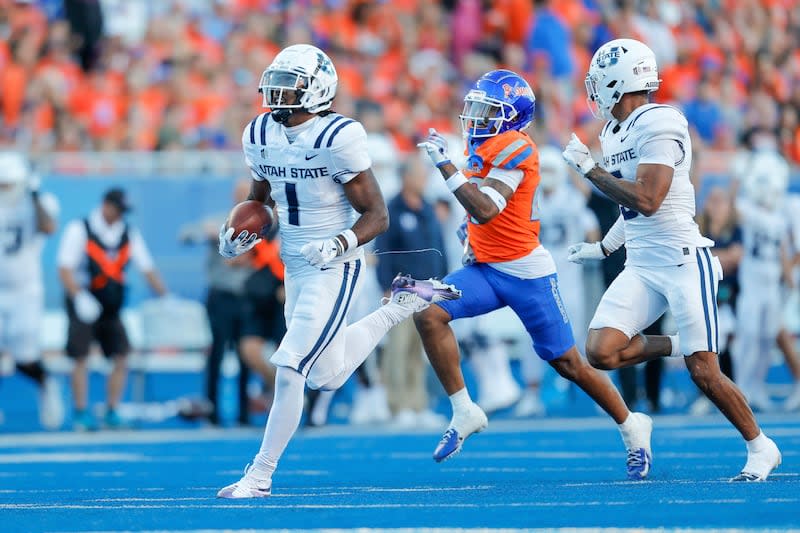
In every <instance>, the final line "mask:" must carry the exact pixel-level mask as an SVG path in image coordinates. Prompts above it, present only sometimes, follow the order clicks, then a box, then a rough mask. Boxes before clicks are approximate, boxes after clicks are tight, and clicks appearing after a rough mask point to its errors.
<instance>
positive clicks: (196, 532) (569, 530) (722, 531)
mask: <svg viewBox="0 0 800 533" xmlns="http://www.w3.org/2000/svg"><path fill="white" fill-rule="evenodd" d="M180 531H181V533H230V532H231V531H236V532H238V533H276V532H281V533H283V532H285V531H287V530H285V529H182V530H180ZM292 531H294V532H297V533H304V532H312V531H313V532H315V533H352V532H353V529H293V530H292ZM359 531H365V530H364V529H360V530H359ZM463 531H469V532H470V533H483V532H491V533H511V532H517V531H526V532H530V533H596V532H599V533H650V532H653V533H656V532H657V533H669V532H676V533H711V532H714V533H745V532H752V531H759V532H763V533H797V532H800V529H785V528H782V529H764V528H752V529H743V528H707V529H701V528H663V527H659V528H648V527H636V528H624V527H592V528H588V527H549V528H525V529H515V528H497V529H495V528H492V529H489V528H479V527H478V528H434V527H425V528H416V527H415V528H372V527H371V528H369V532H370V533H460V532H463ZM56 533H58V532H56ZM82 533H133V532H132V531H106V530H104V531H84V532H82ZM136 533H164V530H153V531H147V530H144V531H140V530H137V531H136Z"/></svg>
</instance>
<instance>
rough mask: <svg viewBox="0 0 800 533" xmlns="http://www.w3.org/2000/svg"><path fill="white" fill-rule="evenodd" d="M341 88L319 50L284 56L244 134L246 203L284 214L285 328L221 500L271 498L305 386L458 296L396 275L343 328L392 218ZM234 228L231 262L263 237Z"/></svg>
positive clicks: (339, 373)
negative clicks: (256, 426)
mask: <svg viewBox="0 0 800 533" xmlns="http://www.w3.org/2000/svg"><path fill="white" fill-rule="evenodd" d="M337 82H338V78H337V75H336V69H335V68H334V66H333V63H332V62H331V60H330V59H329V58H328V56H327V55H325V53H324V52H322V51H321V50H319V49H318V48H315V47H314V46H311V45H307V44H299V45H293V46H290V47H288V48H285V49H284V50H282V51H281V52H280V53H279V54H278V55H277V56H276V57H275V60H274V61H273V62H272V64H271V65H270V66H269V67H268V68H267V70H266V71H264V74H263V76H262V78H261V82H260V84H259V91H260V92H261V93H262V94H263V104H264V107H267V108H269V109H270V111H269V112H266V113H262V114H261V115H259V116H257V117H256V118H255V119H253V121H252V122H250V124H248V125H247V126H246V127H245V129H244V133H243V135H242V144H243V146H244V154H245V161H246V163H247V166H248V167H249V168H250V171H251V176H252V178H253V181H252V183H251V190H250V196H249V199H251V200H259V201H261V202H264V204H265V205H268V206H277V211H278V220H279V229H280V238H281V257H282V259H283V262H284V263H285V265H286V274H285V275H286V278H285V287H286V303H285V308H284V313H285V316H286V327H287V331H286V335H285V336H284V338H283V340H282V341H281V343H280V345H279V346H278V349H277V351H276V352H275V353H274V354H273V355H272V358H271V361H272V363H273V364H275V365H276V366H277V373H276V377H275V401H274V403H273V405H272V409H271V410H270V414H269V418H268V420H267V427H266V430H265V432H264V438H263V441H262V443H261V448H260V450H259V451H258V453H257V454H256V456H255V458H254V460H253V462H252V465H250V466H248V467H247V468H246V469H245V474H244V476H243V477H242V478H241V479H240V480H239V481H237V482H236V483H234V484H232V485H229V486H227V487H225V488H223V489H221V490H220V491H219V493H218V494H217V496H218V497H220V498H258V497H266V496H269V495H270V493H271V490H272V475H273V473H274V471H275V468H276V467H277V465H278V460H279V459H280V457H281V455H282V454H283V451H284V450H285V448H286V446H287V444H288V443H289V440H290V439H291V437H292V435H293V434H294V432H295V431H296V430H297V427H298V425H299V424H300V418H301V415H302V412H303V399H304V389H305V386H306V385H308V386H309V387H310V388H312V389H324V390H335V389H337V388H339V387H341V386H342V385H343V384H344V383H345V382H346V381H347V379H348V378H349V377H350V375H351V374H352V373H353V371H354V370H355V369H356V368H358V367H359V366H360V365H361V363H362V362H364V360H365V359H366V358H367V356H368V355H369V354H370V353H371V352H372V351H373V349H374V348H375V346H376V345H377V344H378V341H379V340H380V339H381V338H382V337H383V336H384V335H385V334H386V333H387V332H388V331H389V329H391V328H392V327H393V326H395V325H397V324H399V323H400V322H401V321H403V320H404V319H406V318H408V317H410V316H411V314H412V313H413V312H414V311H420V310H422V309H425V308H426V307H427V306H429V305H430V304H431V303H432V302H437V301H440V300H447V299H453V298H458V297H459V293H458V291H456V290H455V289H454V288H453V287H450V286H448V285H445V284H443V283H441V282H439V281H436V280H427V281H418V280H414V279H412V278H410V277H408V276H402V275H398V277H397V278H395V280H394V281H393V282H392V295H391V298H389V300H388V301H387V302H386V304H385V305H383V306H382V307H381V308H380V309H378V310H377V311H374V312H373V313H371V314H369V315H367V316H366V317H364V318H362V319H361V320H359V321H358V322H355V323H354V324H349V325H348V323H347V313H348V311H349V309H350V307H351V306H352V305H353V303H354V302H355V299H356V298H355V296H354V295H355V294H356V293H357V292H358V290H359V287H360V286H361V284H362V283H363V279H364V276H363V272H364V252H363V250H362V248H361V247H362V246H363V245H364V244H366V243H368V242H369V241H371V240H372V239H374V238H375V237H376V236H377V235H378V234H380V233H382V232H384V231H386V228H387V227H388V223H389V220H388V215H387V210H386V204H385V203H384V201H383V196H382V195H381V191H380V189H379V188H378V184H377V182H376V180H375V176H374V175H373V174H372V171H371V170H370V166H371V161H370V157H369V154H368V153H367V135H366V132H365V131H364V128H363V127H362V126H361V124H360V123H358V122H356V121H355V120H352V119H350V118H347V117H344V116H342V115H339V114H337V113H334V112H333V111H331V109H330V108H331V105H332V102H333V98H334V96H335V95H336V86H337ZM356 213H358V215H359V216H357V217H356ZM234 231H235V230H234V228H229V227H227V225H225V224H223V226H222V228H221V230H220V243H219V251H220V254H222V255H223V256H225V257H234V256H237V255H240V254H242V253H244V252H246V251H247V250H249V249H250V248H252V247H253V246H255V244H256V242H258V240H259V236H258V235H254V234H249V233H248V232H247V231H246V230H244V231H240V232H239V234H238V235H234Z"/></svg>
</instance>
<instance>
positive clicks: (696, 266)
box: [563, 39, 781, 481]
mask: <svg viewBox="0 0 800 533" xmlns="http://www.w3.org/2000/svg"><path fill="white" fill-rule="evenodd" d="M659 83H660V80H659V79H658V69H657V66H656V59H655V55H654V54H653V51H652V50H650V49H649V48H648V47H647V46H646V45H644V44H643V43H641V42H639V41H636V40H633V39H616V40H614V41H610V42H608V43H606V44H604V45H603V46H601V47H600V49H599V50H597V52H595V54H594V57H592V61H591V63H590V66H589V72H588V74H587V75H586V90H587V93H588V99H589V104H590V107H591V108H592V112H593V113H594V114H595V116H597V117H598V118H600V117H602V118H603V119H605V120H607V121H608V122H607V123H606V125H605V127H604V128H603V130H602V132H601V134H600V142H601V145H602V148H603V165H602V166H600V165H598V164H597V163H596V162H595V161H594V159H593V158H592V155H591V154H590V152H589V149H588V148H587V147H586V146H585V145H584V144H583V143H582V142H581V141H580V140H579V139H578V137H577V136H576V135H575V134H574V133H573V134H572V140H571V141H570V142H569V144H568V145H567V147H566V149H565V150H564V152H563V156H564V159H566V161H567V163H569V164H570V166H572V167H573V168H574V169H575V170H577V171H578V172H579V173H580V174H581V175H583V176H585V177H586V178H587V179H588V180H590V181H591V182H592V183H594V184H595V185H596V186H597V187H598V188H599V189H600V190H601V191H603V192H604V193H605V194H606V195H607V196H608V197H609V198H611V199H613V200H615V201H616V202H617V203H619V204H620V217H619V219H618V220H617V222H616V223H615V224H614V226H612V228H611V229H610V230H609V231H608V233H607V234H606V236H605V237H604V238H603V240H602V241H600V242H595V243H591V244H589V243H581V244H578V245H575V246H573V247H572V250H571V253H570V256H571V260H574V261H577V262H580V261H583V260H586V259H603V258H604V257H606V256H607V255H608V254H609V253H610V252H613V251H614V250H616V249H617V248H619V247H620V246H622V244H623V243H624V244H625V247H626V250H627V261H626V264H625V269H624V270H623V271H622V273H620V275H619V276H618V277H617V278H616V279H615V280H614V282H613V283H612V284H611V285H610V286H609V288H608V290H607V291H606V293H605V294H604V295H603V298H602V300H601V301H600V304H599V306H598V308H597V311H596V312H595V315H594V318H593V319H592V322H591V324H590V325H589V334H588V337H587V342H586V355H587V357H588V358H589V360H590V361H591V363H592V364H593V365H594V366H595V367H597V368H603V369H613V368H620V367H623V366H629V365H633V364H636V363H640V362H642V361H647V360H650V359H654V358H656V357H665V356H670V355H672V356H676V357H679V356H681V355H683V356H685V360H686V366H687V368H688V369H689V372H690V373H691V375H692V379H693V380H694V382H695V383H696V384H697V386H698V387H699V388H700V389H701V390H702V391H703V392H704V393H705V394H706V396H708V398H709V399H710V400H711V401H713V402H714V403H715V404H716V405H717V407H718V408H719V409H720V411H722V413H723V414H724V415H725V416H726V417H728V419H729V420H730V421H731V423H732V424H733V425H734V426H736V429H738V430H739V432H740V433H741V434H742V436H743V437H744V439H745V440H746V441H747V463H746V464H745V466H744V468H743V469H742V471H741V473H740V474H739V475H737V476H735V477H734V478H733V480H734V481H761V480H764V479H766V477H767V476H768V475H769V474H770V472H772V470H773V469H774V468H775V467H777V466H778V464H780V461H781V454H780V452H779V451H778V447H777V446H776V445H775V443H774V442H773V441H772V440H770V439H769V438H767V437H766V436H765V435H764V434H763V433H762V432H761V429H760V428H759V426H758V424H757V423H756V420H755V418H754V417H753V413H752V411H751V410H750V408H749V407H748V405H747V402H746V400H745V398H744V396H743V395H742V393H741V392H740V391H739V389H738V388H737V387H736V385H734V384H733V383H732V382H731V381H730V380H729V379H728V378H727V377H725V376H724V375H723V374H722V373H721V372H720V369H719V363H718V361H717V353H716V352H717V344H718V342H719V339H718V337H719V335H718V332H717V315H718V313H717V304H716V291H717V283H718V281H719V279H720V278H721V276H722V267H721V266H720V263H719V260H718V259H717V258H716V257H714V256H712V255H711V251H710V248H711V247H712V246H713V244H714V243H713V242H712V241H711V240H709V239H707V238H705V237H703V236H702V235H701V234H700V232H699V230H698V229H697V225H696V224H695V222H694V206H695V201H694V188H693V187H692V183H691V181H690V180H689V170H690V168H691V163H692V141H691V138H690V137H689V129H688V125H687V122H686V119H685V118H684V117H683V115H682V114H681V112H680V111H678V110H677V109H675V108H674V107H671V106H667V105H658V104H651V103H650V102H649V94H650V93H652V92H653V91H656V90H657V89H658V86H659ZM667 308H669V309H670V311H671V312H672V315H673V317H674V318H675V322H676V323H677V326H678V336H672V337H667V336H654V335H648V336H645V335H642V334H641V333H639V332H640V331H642V330H643V329H645V328H646V327H647V326H649V325H650V324H652V323H653V322H655V321H656V320H657V319H658V317H660V316H661V315H662V314H663V313H664V311H666V309H667ZM640 459H641V463H642V465H641V468H642V469H643V470H645V469H647V470H649V464H650V461H651V455H650V453H649V452H648V453H647V454H645V455H644V456H642V457H641V458H640Z"/></svg>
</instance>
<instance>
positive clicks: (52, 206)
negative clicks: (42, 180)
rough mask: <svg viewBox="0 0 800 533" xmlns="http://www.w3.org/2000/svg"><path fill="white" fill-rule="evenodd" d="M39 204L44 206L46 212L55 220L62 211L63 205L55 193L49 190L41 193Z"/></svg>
mask: <svg viewBox="0 0 800 533" xmlns="http://www.w3.org/2000/svg"><path fill="white" fill-rule="evenodd" d="M39 204H40V205H41V206H42V209H44V212H45V213H47V214H48V215H50V216H51V217H52V218H53V220H58V215H59V214H60V213H61V206H60V205H59V203H58V198H56V197H55V195H53V194H51V193H49V192H45V193H40V194H39Z"/></svg>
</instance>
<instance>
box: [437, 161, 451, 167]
mask: <svg viewBox="0 0 800 533" xmlns="http://www.w3.org/2000/svg"><path fill="white" fill-rule="evenodd" d="M449 164H450V160H449V159H445V160H444V161H439V162H438V163H436V168H439V169H440V168H442V167H443V166H445V165H449Z"/></svg>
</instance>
